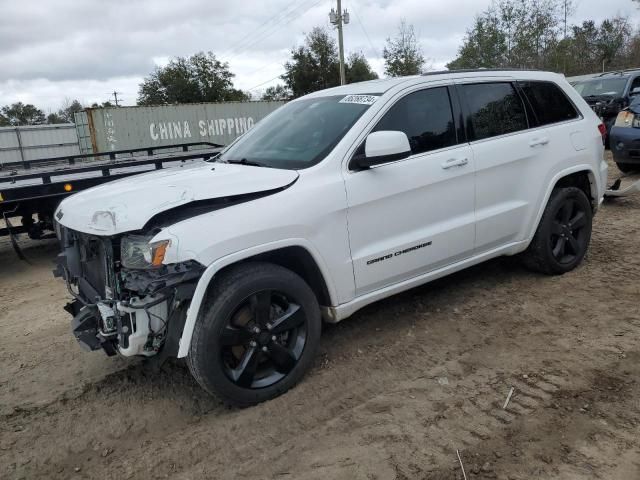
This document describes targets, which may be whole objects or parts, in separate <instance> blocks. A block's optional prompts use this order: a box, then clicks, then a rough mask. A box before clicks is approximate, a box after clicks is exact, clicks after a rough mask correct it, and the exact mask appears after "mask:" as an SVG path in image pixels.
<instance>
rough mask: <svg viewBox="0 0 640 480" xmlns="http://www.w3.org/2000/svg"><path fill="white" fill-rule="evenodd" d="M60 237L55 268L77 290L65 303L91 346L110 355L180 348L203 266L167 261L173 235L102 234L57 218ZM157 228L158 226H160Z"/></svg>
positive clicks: (85, 342)
mask: <svg viewBox="0 0 640 480" xmlns="http://www.w3.org/2000/svg"><path fill="white" fill-rule="evenodd" d="M56 233H57V235H58V237H59V239H60V242H61V245H62V253H60V254H59V255H58V257H57V260H56V263H57V268H56V270H55V271H54V275H55V276H57V277H62V278H64V280H65V281H66V283H67V288H68V290H69V292H70V294H71V295H72V296H73V300H72V301H71V302H70V303H68V304H67V305H66V307H65V309H66V310H67V311H68V312H69V313H71V314H72V315H73V317H74V318H73V321H72V331H73V334H74V336H75V337H76V339H77V340H78V342H79V343H80V345H81V346H82V347H83V348H84V349H86V350H89V351H91V350H98V349H103V350H104V351H105V352H106V353H107V354H108V355H114V354H116V353H120V354H121V355H124V356H127V357H129V356H134V355H142V356H147V357H151V356H156V355H157V354H159V353H160V352H162V354H163V355H162V357H163V358H166V357H170V356H175V355H176V353H177V348H178V342H179V339H180V335H181V332H182V327H183V326H184V320H185V316H186V310H187V308H186V307H187V306H188V303H189V300H190V299H191V298H192V296H193V292H194V290H195V286H196V282H197V280H198V278H199V277H200V276H201V274H202V272H203V271H204V267H203V266H202V265H200V264H199V263H197V262H195V261H187V262H182V263H176V264H171V265H164V264H162V260H163V258H164V250H165V249H166V247H167V245H168V243H167V242H162V244H160V245H154V244H151V245H150V244H149V238H151V237H150V236H149V235H148V234H147V235H145V234H139V235H127V234H125V235H117V236H113V237H100V236H93V235H88V234H84V233H80V232H76V231H73V230H70V229H67V228H65V227H63V226H61V225H60V224H56ZM156 233H157V232H156Z"/></svg>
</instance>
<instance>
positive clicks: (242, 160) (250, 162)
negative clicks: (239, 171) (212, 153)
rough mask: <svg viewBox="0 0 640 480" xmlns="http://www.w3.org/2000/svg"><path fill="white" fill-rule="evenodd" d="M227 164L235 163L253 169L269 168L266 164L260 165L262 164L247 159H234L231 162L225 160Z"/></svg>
mask: <svg viewBox="0 0 640 480" xmlns="http://www.w3.org/2000/svg"><path fill="white" fill-rule="evenodd" d="M224 162H225V163H233V164H236V165H249V166H252V167H268V165H265V164H264V163H260V162H255V161H253V160H247V159H246V158H241V159H240V160H236V159H234V158H232V159H231V160H224Z"/></svg>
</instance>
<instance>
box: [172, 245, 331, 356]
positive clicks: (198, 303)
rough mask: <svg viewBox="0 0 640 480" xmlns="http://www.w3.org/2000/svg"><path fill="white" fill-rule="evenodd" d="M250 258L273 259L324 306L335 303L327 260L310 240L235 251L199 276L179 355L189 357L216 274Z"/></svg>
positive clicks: (271, 261) (262, 260)
mask: <svg viewBox="0 0 640 480" xmlns="http://www.w3.org/2000/svg"><path fill="white" fill-rule="evenodd" d="M250 261H261V262H270V263H274V264H276V265H280V266H283V267H285V268H288V269H289V270H291V271H293V272H295V273H296V274H298V275H300V277H302V278H303V279H304V280H305V281H306V282H307V284H308V285H309V286H310V287H311V289H312V290H313V291H314V293H315V294H316V296H317V298H318V303H319V304H320V305H321V306H331V305H335V304H336V299H337V295H336V292H335V288H334V285H333V283H332V282H331V280H330V276H329V273H328V270H327V268H326V266H325V264H324V261H323V260H322V257H321V256H320V254H319V253H318V252H317V251H316V249H315V248H314V247H313V245H311V244H310V243H309V242H308V241H307V240H305V239H290V240H282V241H278V242H272V243H269V244H265V245H260V246H256V247H253V248H249V249H246V250H242V251H240V252H234V253H232V254H230V255H227V256H225V257H222V258H220V259H218V260H216V261H215V262H213V263H212V264H211V265H209V266H208V267H207V268H206V270H205V271H204V273H203V274H202V276H201V277H200V280H198V284H197V286H196V290H195V292H194V295H193V298H192V299H191V304H190V305H189V309H188V311H187V318H186V320H185V324H184V328H183V331H182V336H181V338H180V342H179V348H178V355H177V356H178V358H182V357H186V356H187V354H188V352H189V345H190V344H191V337H192V335H193V329H194V327H195V324H196V321H197V319H198V315H199V313H200V308H201V307H202V305H203V304H204V301H205V299H206V296H207V294H208V292H209V289H210V287H211V285H212V284H213V282H214V281H215V278H216V276H218V275H220V273H222V272H223V271H224V270H226V269H229V268H232V267H233V266H235V265H239V264H241V263H246V262H250Z"/></svg>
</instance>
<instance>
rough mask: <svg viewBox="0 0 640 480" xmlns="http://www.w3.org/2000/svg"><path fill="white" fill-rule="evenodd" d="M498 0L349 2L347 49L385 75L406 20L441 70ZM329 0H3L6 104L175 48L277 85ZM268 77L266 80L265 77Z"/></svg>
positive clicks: (130, 91)
mask: <svg viewBox="0 0 640 480" xmlns="http://www.w3.org/2000/svg"><path fill="white" fill-rule="evenodd" d="M489 3H490V0H448V1H439V2H427V1H425V0H343V6H344V8H347V9H348V10H349V11H350V13H351V22H350V23H349V25H347V26H346V27H345V29H344V35H345V48H346V50H347V53H348V52H350V51H362V52H363V53H364V54H365V55H366V56H367V58H368V59H369V60H370V62H371V64H372V65H373V66H374V68H375V69H376V70H377V71H378V73H379V74H382V69H383V63H382V60H381V52H382V48H383V46H384V42H385V39H386V38H387V37H389V36H393V35H394V34H395V32H396V29H397V25H398V23H399V21H400V20H401V19H403V18H405V19H407V21H408V22H409V23H412V24H413V25H414V26H415V29H416V33H417V34H418V36H419V38H420V41H421V45H422V48H423V51H424V54H425V56H426V57H427V58H429V59H430V61H431V63H432V64H433V66H434V67H436V68H442V67H443V66H444V65H445V64H446V63H447V62H448V61H449V60H451V59H452V58H453V57H454V56H455V54H456V52H457V49H458V47H459V45H460V43H461V41H462V38H463V37H464V33H465V31H466V29H467V28H468V27H469V26H470V25H471V23H472V22H473V18H474V15H475V14H476V13H478V12H480V11H482V10H483V9H485V8H486V7H487V6H488V4H489ZM332 6H333V2H331V1H329V0H271V1H269V2H256V1H255V0H235V1H232V2H222V1H219V0H218V1H215V0H214V1H212V0H109V1H100V0H82V1H78V0H56V1H50V0H39V1H38V0H23V1H22V2H13V1H11V0H0V12H1V14H0V65H1V66H2V67H1V68H0V105H2V104H6V103H9V102H13V101H17V100H21V101H32V102H33V103H36V104H37V105H40V106H43V107H44V108H45V109H57V108H58V107H59V106H60V105H61V104H62V103H63V101H64V99H65V98H69V97H71V98H78V99H81V100H82V99H84V100H85V101H87V102H93V101H104V100H106V99H107V98H108V92H109V91H113V89H116V90H118V91H123V92H124V93H123V98H124V99H125V102H126V103H127V104H133V103H135V99H136V96H137V89H138V84H139V83H140V81H141V79H142V78H143V77H144V76H145V75H148V74H149V73H150V72H151V71H152V70H153V68H154V66H155V65H158V64H165V63H166V62H167V61H168V59H169V58H171V57H174V56H178V55H179V56H186V55H191V54H193V53H195V52H198V51H208V50H211V51H213V52H214V53H215V54H216V55H218V56H219V57H221V58H222V59H223V60H225V61H228V62H229V64H230V66H231V69H232V71H233V72H234V73H235V74H236V79H235V84H236V86H237V87H239V88H243V89H250V88H253V87H255V86H257V85H260V84H264V85H262V86H260V87H259V89H263V88H265V87H266V86H268V85H270V84H273V83H276V82H277V81H278V79H277V77H278V76H279V75H280V74H281V73H282V72H283V68H282V64H283V63H284V62H285V61H286V60H287V59H288V57H289V53H290V50H291V48H292V47H293V46H294V45H296V44H300V43H301V42H302V41H303V38H304V34H305V33H306V32H309V31H310V30H311V29H312V28H313V27H315V26H325V27H327V28H330V27H331V25H330V24H329V21H328V12H329V9H330V8H331V7H332ZM616 12H617V13H621V14H633V15H634V16H635V17H637V10H636V8H635V6H634V4H633V2H631V0H610V1H609V2H608V3H607V8H606V9H603V8H602V2H601V0H581V2H580V4H579V7H578V11H577V12H576V13H575V15H574V18H573V19H572V20H573V21H580V20H582V19H585V18H593V19H596V20H600V19H602V18H603V17H605V16H611V15H614V14H615V13H616ZM265 82H266V83H265Z"/></svg>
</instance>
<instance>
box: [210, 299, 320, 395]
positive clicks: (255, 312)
mask: <svg viewBox="0 0 640 480" xmlns="http://www.w3.org/2000/svg"><path fill="white" fill-rule="evenodd" d="M306 342H307V318H306V316H305V314H304V311H303V310H302V309H301V308H300V305H298V304H296V303H294V302H293V301H292V300H291V299H290V298H288V297H287V295H286V294H284V293H283V292H278V291H275V290H263V291H260V292H257V293H255V294H253V295H251V296H250V297H249V298H247V299H245V301H243V302H242V303H241V305H240V306H239V308H238V310H236V312H234V314H233V315H232V316H231V318H229V320H228V322H227V326H226V327H225V328H224V330H223V331H222V335H221V336H220V344H221V346H222V348H221V350H220V352H221V355H222V361H223V363H224V369H225V373H226V374H227V376H228V377H229V379H230V380H231V381H232V382H234V383H235V384H236V385H238V386H240V387H242V388H263V387H268V386H271V385H273V384H275V383H276V382H278V381H280V380H282V378H284V377H285V376H286V375H287V374H288V373H289V372H291V370H293V367H295V365H296V364H297V363H298V360H299V359H300V356H301V355H302V352H303V350H304V347H305V344H306Z"/></svg>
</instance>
